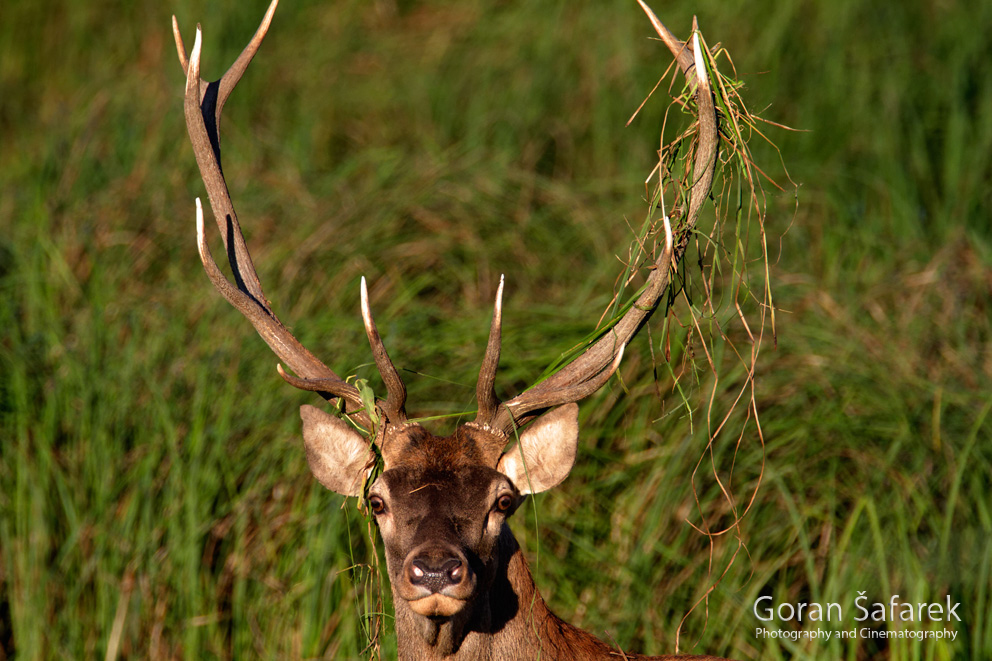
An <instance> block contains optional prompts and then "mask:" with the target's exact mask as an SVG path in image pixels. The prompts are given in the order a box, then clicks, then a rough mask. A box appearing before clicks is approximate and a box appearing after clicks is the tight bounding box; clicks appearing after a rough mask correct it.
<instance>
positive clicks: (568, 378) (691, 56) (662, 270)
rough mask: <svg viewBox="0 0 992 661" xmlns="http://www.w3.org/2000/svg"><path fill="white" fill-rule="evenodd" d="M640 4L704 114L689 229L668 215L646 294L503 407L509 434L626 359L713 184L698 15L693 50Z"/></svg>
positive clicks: (711, 120)
mask: <svg viewBox="0 0 992 661" xmlns="http://www.w3.org/2000/svg"><path fill="white" fill-rule="evenodd" d="M638 3H639V4H640V5H641V7H642V8H643V9H644V12H645V13H646V14H647V15H648V18H649V19H650V20H651V23H652V25H653V26H654V28H655V31H656V32H657V33H658V36H659V37H661V40H662V41H663V42H664V43H665V45H666V46H667V47H668V49H669V50H670V51H671V52H672V55H673V56H674V57H675V59H676V62H678V65H679V68H680V69H681V71H682V74H683V75H684V76H685V78H686V80H687V81H688V83H689V84H690V85H693V84H695V86H696V108H697V111H698V115H699V116H698V120H699V121H698V123H699V129H698V136H699V139H698V145H697V147H696V155H695V161H694V164H693V171H694V176H695V178H696V179H695V181H694V182H693V184H692V186H691V187H690V192H689V201H688V204H687V207H688V208H687V209H686V211H685V224H684V230H683V233H682V236H681V237H680V240H679V243H678V245H677V246H676V245H674V242H673V239H672V230H671V225H670V223H669V220H668V216H665V217H664V223H665V250H664V252H663V253H662V254H661V255H660V256H659V257H658V259H657V260H656V261H655V263H654V265H653V267H652V269H651V273H650V275H648V278H647V282H646V283H645V286H644V290H643V291H642V292H641V295H640V296H639V297H638V298H637V300H636V301H635V302H634V304H633V305H632V306H631V307H630V308H629V309H628V310H627V312H626V313H625V314H624V316H623V317H622V318H621V319H620V320H619V321H618V322H617V323H616V325H614V326H613V327H612V328H611V329H610V330H609V331H608V332H607V333H606V334H605V335H604V336H603V337H601V338H600V339H599V340H597V341H596V342H595V343H594V344H593V345H592V346H590V347H589V348H588V349H586V350H585V352H583V353H582V354H581V355H580V356H579V357H578V358H576V359H575V360H574V361H572V362H571V363H569V364H568V365H567V366H566V367H565V368H563V369H561V370H560V371H558V372H556V373H555V374H553V375H552V376H550V377H548V378H547V379H546V380H544V381H542V382H541V383H539V384H537V385H536V386H534V387H533V388H531V389H530V390H528V391H526V392H524V393H522V394H520V395H518V396H516V397H514V398H513V399H511V400H509V401H507V402H505V403H503V404H501V405H500V406H499V408H498V409H497V411H496V413H495V415H494V416H493V420H492V423H491V425H490V426H491V427H492V428H494V429H496V430H499V431H502V432H503V433H504V434H509V433H511V432H512V431H513V429H514V428H515V427H519V426H522V425H524V424H526V423H527V422H528V421H530V420H531V419H532V418H534V417H536V415H537V414H539V413H540V412H541V411H543V410H545V409H548V408H550V407H552V406H559V405H561V404H565V403H568V402H574V401H578V400H579V399H581V398H583V397H586V396H588V395H590V394H592V393H593V392H595V391H596V390H597V389H598V388H599V387H600V386H602V385H603V384H605V383H606V381H607V380H608V379H609V377H610V375H611V374H613V372H614V371H616V369H617V367H618V366H619V364H620V358H621V357H622V355H623V348H624V347H625V346H626V345H627V343H628V342H629V341H630V340H631V338H633V337H634V335H635V334H636V333H637V332H638V331H639V330H640V328H641V327H642V326H643V325H644V324H645V323H646V322H647V320H648V319H649V318H650V316H651V314H652V313H653V312H654V311H655V309H656V308H657V307H658V303H659V301H660V300H661V296H662V295H663V294H664V292H665V290H666V289H667V288H668V284H669V282H670V281H671V270H672V267H673V266H674V265H676V264H678V262H679V261H680V260H681V259H682V256H683V255H684V254H685V250H686V246H687V245H688V241H689V236H690V235H691V234H692V229H693V228H694V227H695V225H696V220H697V218H698V216H699V211H700V209H701V208H702V206H703V204H704V202H705V201H706V198H707V197H708V196H709V194H710V189H711V188H712V186H713V177H714V173H715V171H716V161H717V147H718V143H719V131H718V125H717V115H716V107H715V106H714V103H713V92H712V88H711V87H710V82H709V77H708V76H707V74H706V67H705V63H704V62H703V57H702V47H701V45H700V41H699V31H698V27H697V25H696V22H695V20H693V42H692V49H691V53H690V52H689V49H687V48H686V44H684V43H683V42H682V41H679V40H678V39H676V38H675V37H674V36H673V35H672V33H671V32H670V31H669V30H668V28H666V27H665V26H664V24H663V23H662V22H661V21H659V20H658V17H657V16H655V15H654V12H652V11H651V9H650V8H648V6H647V5H646V4H644V2H643V1H642V0H638Z"/></svg>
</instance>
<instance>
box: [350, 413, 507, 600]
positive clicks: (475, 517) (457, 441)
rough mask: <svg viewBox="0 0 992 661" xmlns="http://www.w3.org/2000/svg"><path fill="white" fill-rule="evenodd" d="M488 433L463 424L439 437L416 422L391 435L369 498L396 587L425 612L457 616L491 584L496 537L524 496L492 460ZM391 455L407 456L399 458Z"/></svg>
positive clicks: (494, 563)
mask: <svg viewBox="0 0 992 661" xmlns="http://www.w3.org/2000/svg"><path fill="white" fill-rule="evenodd" d="M483 434H486V432H484V431H482V430H478V429H474V428H472V427H470V426H462V427H460V428H459V429H458V430H457V431H456V432H455V433H454V434H453V435H451V436H447V437H437V436H434V435H432V434H429V433H428V432H426V431H425V430H424V429H423V428H422V427H420V426H419V425H409V426H406V427H404V428H402V429H401V430H397V432H396V433H393V434H391V435H390V436H389V437H387V440H386V442H384V443H383V454H384V455H385V456H386V462H387V463H386V470H385V471H384V472H383V473H382V474H381V475H380V476H379V478H378V479H377V480H376V481H375V483H374V484H373V485H372V487H371V488H370V490H369V502H370V504H371V506H372V510H373V512H374V514H375V518H376V522H377V523H378V525H379V529H380V531H381V532H382V537H383V541H384V542H385V547H386V564H387V567H388V570H389V577H390V581H391V583H392V586H393V590H394V593H395V595H396V596H397V597H399V598H401V599H403V600H405V601H406V602H407V603H408V605H409V606H410V608H411V609H412V610H413V611H414V612H416V613H419V614H420V615H426V616H433V617H438V616H440V617H450V616H453V615H455V614H457V613H461V612H462V611H463V610H464V609H466V608H467V607H468V606H469V605H470V604H471V603H472V600H473V598H474V597H475V596H476V595H477V594H479V593H480V592H482V591H485V590H488V588H489V585H490V584H491V582H492V580H493V576H494V572H495V569H496V565H497V562H496V558H495V553H496V541H497V539H498V538H499V535H500V531H501V529H502V527H503V524H504V523H505V521H506V519H507V517H509V516H510V515H511V514H512V513H513V512H514V511H515V510H516V508H517V506H518V505H519V504H520V502H521V500H522V498H523V497H522V496H521V495H520V492H519V491H518V489H517V487H516V486H515V485H514V484H513V483H512V482H511V481H510V479H509V478H508V477H507V476H506V475H504V474H502V473H500V472H499V471H497V470H495V469H494V468H493V467H492V466H491V465H486V464H488V463H489V462H487V461H486V457H485V456H484V453H483V452H481V451H480V450H479V446H480V444H479V441H481V440H483V439H482V438H480V435H483ZM391 457H402V459H401V460H400V461H396V462H392V463H393V464H395V465H391V462H390V461H389V459H390V458H391ZM490 461H491V460H490ZM483 462H486V463H483ZM493 463H495V462H493Z"/></svg>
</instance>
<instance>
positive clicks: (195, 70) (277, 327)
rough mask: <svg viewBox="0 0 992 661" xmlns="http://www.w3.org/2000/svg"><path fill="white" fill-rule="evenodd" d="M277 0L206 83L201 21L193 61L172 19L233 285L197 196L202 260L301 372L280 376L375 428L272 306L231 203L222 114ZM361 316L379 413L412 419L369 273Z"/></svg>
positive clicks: (195, 138)
mask: <svg viewBox="0 0 992 661" xmlns="http://www.w3.org/2000/svg"><path fill="white" fill-rule="evenodd" d="M278 4H279V0H272V3H271V4H270V5H269V8H268V10H267V11H266V12H265V17H264V18H263V19H262V22H261V24H260V25H259V26H258V30H256V31H255V35H254V36H253V37H252V39H251V41H250V42H249V43H248V45H247V46H246V47H245V49H244V50H243V51H242V52H241V55H239V56H238V58H237V60H235V62H234V64H232V65H231V67H230V68H229V69H228V70H227V73H225V74H224V75H223V76H222V77H221V78H220V79H219V80H217V81H214V82H207V81H204V80H203V79H202V78H200V50H201V41H202V36H201V30H200V26H199V25H197V26H196V40H195V41H194V43H193V50H192V52H191V53H190V55H189V58H188V59H187V57H186V47H185V45H184V43H183V39H182V36H181V35H180V33H179V22H178V21H177V20H176V17H175V16H173V17H172V31H173V35H174V36H175V39H176V50H177V51H178V54H179V62H180V64H181V65H182V67H183V70H184V71H185V72H186V100H185V111H186V128H187V130H188V131H189V138H190V142H192V144H193V153H194V154H195V155H196V163H197V165H198V166H199V168H200V176H201V177H202V178H203V184H204V186H206V189H207V196H208V197H209V199H210V207H211V209H212V210H213V213H214V218H215V220H216V221H217V227H218V228H219V229H220V233H221V236H222V238H223V239H224V246H225V249H226V251H227V258H228V261H229V262H230V264H231V270H232V271H233V274H234V284H232V283H231V282H230V281H228V279H227V278H226V277H224V275H223V274H222V273H221V271H220V269H219V268H218V267H217V264H216V263H215V262H214V260H213V257H212V256H211V254H210V249H209V248H208V247H207V244H206V240H205V238H204V231H203V208H202V206H201V204H200V200H199V198H197V200H196V227H197V230H196V236H197V246H198V248H199V252H200V260H201V261H202V262H203V268H204V269H205V270H206V272H207V275H208V276H209V277H210V281H211V282H212V283H213V285H214V287H215V288H216V289H217V291H218V292H220V293H221V295H222V296H223V297H224V298H226V299H227V301H228V303H230V304H231V305H232V306H234V308H235V309H237V310H238V311H239V312H240V313H241V314H242V315H244V316H245V318H246V319H248V321H250V322H251V324H252V326H254V327H255V330H256V331H258V334H259V335H260V336H261V337H262V339H263V340H265V342H266V344H268V345H269V347H270V348H271V349H272V351H273V352H275V354H276V355H277V356H278V357H279V359H280V360H282V361H283V362H284V363H286V364H287V365H288V366H289V367H290V369H292V370H293V372H295V373H296V374H297V375H298V376H291V375H289V374H286V373H285V371H283V369H282V366H281V365H280V366H279V367H278V370H279V374H280V375H281V376H282V377H283V378H284V379H285V380H286V381H287V382H288V383H290V384H291V385H293V386H295V387H297V388H301V389H303V390H310V391H314V392H317V393H319V394H320V395H321V396H322V397H324V398H325V399H327V400H328V401H333V400H334V399H336V398H341V399H343V400H344V401H345V403H346V406H345V410H346V412H347V413H348V414H349V415H352V416H353V417H354V419H355V420H356V422H358V424H360V425H362V426H364V427H366V428H367V429H369V430H371V424H372V419H371V416H370V415H369V414H368V412H367V411H365V409H364V406H363V404H362V398H361V394H360V393H359V391H358V388H356V387H355V386H354V385H352V384H350V383H348V382H346V381H345V380H344V379H342V378H341V377H339V376H338V375H337V374H335V373H334V371H333V370H332V369H330V368H329V367H327V366H326V365H325V364H324V363H322V362H321V361H320V360H318V359H317V358H316V357H315V356H314V355H313V354H312V353H310V351H308V350H307V348H306V347H304V346H303V345H302V344H301V343H300V342H299V341H298V340H297V339H296V338H295V337H294V336H293V334H292V333H291V332H290V331H289V330H288V329H287V328H286V327H285V326H284V325H283V324H282V322H280V321H279V318H278V317H277V316H276V314H275V313H274V312H273V311H272V306H271V304H270V303H269V301H268V299H267V298H266V297H265V293H264V292H263V291H262V284H261V282H259V279H258V274H257V273H256V272H255V266H254V265H253V264H252V260H251V255H250V254H249V252H248V246H247V245H246V244H245V239H244V235H243V234H242V232H241V225H240V223H238V216H237V214H236V213H235V211H234V204H233V203H232V202H231V196H230V193H229V191H228V188H227V182H226V181H225V179H224V174H223V170H222V168H221V162H220V117H221V112H222V110H223V108H224V103H225V102H226V101H227V99H228V97H230V95H231V92H232V91H233V90H234V87H235V86H236V85H237V84H238V81H239V80H240V79H241V76H242V74H244V72H245V69H246V68H247V67H248V63H249V62H251V60H252V58H253V57H254V56H255V53H257V52H258V48H259V46H260V45H261V44H262V40H263V39H264V38H265V34H266V32H268V29H269V25H270V23H271V22H272V16H273V14H274V13H275V10H276V6H277V5H278ZM362 316H363V318H364V320H365V329H366V333H367V334H368V337H369V343H370V344H371V345H372V353H373V356H374V357H375V362H376V367H377V368H378V369H379V372H380V374H381V375H382V377H383V381H384V382H385V383H386V388H387V391H388V396H387V398H386V401H385V402H381V401H378V402H376V406H377V408H378V409H379V413H380V418H382V419H383V421H384V422H394V423H402V422H405V421H406V419H407V418H406V411H405V409H404V404H405V400H406V388H405V387H404V385H403V381H402V379H400V376H399V373H398V372H397V370H396V368H395V367H394V366H393V364H392V362H391V361H390V360H389V356H388V354H387V353H386V349H385V347H384V346H383V344H382V339H381V338H380V337H379V333H378V331H377V330H376V327H375V322H374V321H373V320H372V313H371V310H370V308H369V305H368V292H367V289H366V286H365V279H364V278H363V279H362Z"/></svg>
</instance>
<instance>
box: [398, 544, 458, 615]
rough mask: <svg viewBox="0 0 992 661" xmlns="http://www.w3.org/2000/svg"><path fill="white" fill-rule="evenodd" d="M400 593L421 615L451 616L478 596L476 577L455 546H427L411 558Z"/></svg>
mask: <svg viewBox="0 0 992 661" xmlns="http://www.w3.org/2000/svg"><path fill="white" fill-rule="evenodd" d="M402 582H403V585H402V589H401V590H399V592H400V596H401V597H403V598H404V599H405V600H406V601H407V603H408V604H409V605H410V608H411V609H412V610H413V611H414V612H415V613H419V614H420V615H426V616H430V617H438V616H440V617H450V616H452V615H454V614H456V613H458V612H459V611H461V610H462V609H463V608H465V606H466V605H467V604H468V603H469V601H470V600H471V598H472V596H473V595H474V594H475V588H476V582H477V581H476V574H475V572H474V571H472V568H471V566H470V565H469V562H468V560H467V559H466V557H465V555H464V554H463V553H462V552H461V551H460V550H458V549H457V548H456V547H454V546H449V545H446V544H445V545H439V544H436V543H435V544H430V543H428V544H424V545H421V546H419V547H417V548H415V549H414V550H413V551H411V552H410V553H409V555H407V557H406V560H405V562H404V563H403V581H402Z"/></svg>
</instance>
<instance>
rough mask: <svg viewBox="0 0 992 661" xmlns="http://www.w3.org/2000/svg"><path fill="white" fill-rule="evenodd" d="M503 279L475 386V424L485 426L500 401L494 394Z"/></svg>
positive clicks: (500, 327) (500, 330)
mask: <svg viewBox="0 0 992 661" xmlns="http://www.w3.org/2000/svg"><path fill="white" fill-rule="evenodd" d="M503 280H504V276H502V275H501V276H500V277H499V287H498V288H497V289H496V303H495V305H494V306H493V321H492V324H491V325H490V326H489V342H488V343H487V344H486V357H485V358H484V359H483V361H482V368H481V369H480V370H479V381H478V383H477V384H476V386H475V398H476V399H477V400H478V402H479V413H478V415H477V416H476V417H475V424H477V425H482V426H487V425H489V423H490V422H491V421H492V420H493V417H494V416H495V415H496V411H497V409H498V408H499V406H500V404H501V403H502V402H500V401H499V397H497V396H496V388H495V384H496V369H497V368H498V367H499V352H500V343H501V341H502V326H503Z"/></svg>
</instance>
